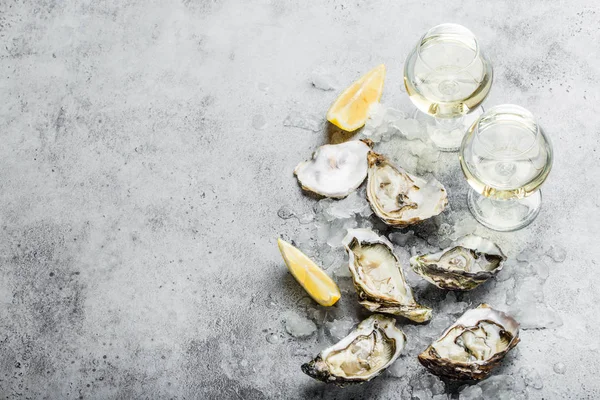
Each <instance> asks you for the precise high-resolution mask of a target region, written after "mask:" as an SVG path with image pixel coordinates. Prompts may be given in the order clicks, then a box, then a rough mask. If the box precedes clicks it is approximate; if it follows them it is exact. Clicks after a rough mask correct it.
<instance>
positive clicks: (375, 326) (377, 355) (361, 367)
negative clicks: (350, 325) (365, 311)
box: [302, 314, 406, 386]
mask: <svg viewBox="0 0 600 400" xmlns="http://www.w3.org/2000/svg"><path fill="white" fill-rule="evenodd" d="M405 342H406V336H405V335H404V332H402V331H401V330H400V329H398V328H396V321H395V320H394V319H393V318H391V317H386V316H384V315H380V314H375V315H371V316H370V317H369V318H367V319H365V320H364V321H362V322H361V323H360V324H359V325H358V327H357V328H356V329H355V330H354V331H352V332H350V333H349V334H348V336H346V337H345V338H343V339H342V340H340V341H339V342H337V343H336V344H334V345H333V346H331V347H329V348H327V349H325V350H323V351H322V352H321V353H320V354H319V355H318V356H317V357H316V358H315V359H314V360H312V361H309V362H308V363H306V364H303V365H302V372H304V373H305V374H307V375H308V376H311V377H313V378H315V379H318V380H320V381H323V382H326V383H335V384H337V385H340V386H344V385H347V384H351V383H362V382H366V381H369V380H371V379H373V378H374V377H376V376H377V375H379V374H380V373H382V372H383V371H384V370H385V369H386V368H387V367H388V366H390V365H391V364H392V363H393V362H394V361H395V360H396V359H397V358H398V356H400V353H401V352H402V350H403V349H404V343H405Z"/></svg>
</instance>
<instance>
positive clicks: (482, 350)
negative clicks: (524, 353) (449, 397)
mask: <svg viewBox="0 0 600 400" xmlns="http://www.w3.org/2000/svg"><path fill="white" fill-rule="evenodd" d="M517 343H519V324H518V323H517V321H515V320H514V319H513V318H512V317H511V316H509V315H508V314H505V313H503V312H500V311H497V310H494V309H493V308H491V307H490V306H488V305H487V304H481V305H480V306H479V307H477V308H475V309H472V310H469V311H467V312H465V313H464V314H463V315H462V317H460V318H459V319H458V320H457V321H456V322H455V323H454V324H452V325H451V326H450V327H449V328H448V329H446V330H445V331H444V333H443V334H442V336H441V337H440V338H439V339H438V340H436V341H435V342H433V343H432V344H431V345H430V346H429V347H427V349H425V351H424V352H422V353H421V354H419V361H420V362H421V364H423V365H424V366H425V367H427V369H429V370H430V371H431V372H432V373H434V374H435V375H438V376H441V377H445V378H449V379H453V380H481V379H484V378H486V377H487V376H488V375H489V374H490V372H491V370H492V368H494V367H495V366H496V365H498V364H499V363H500V361H502V359H503V358H504V356H505V355H506V353H508V351H509V350H510V349H512V348H513V347H515V346H516V345H517Z"/></svg>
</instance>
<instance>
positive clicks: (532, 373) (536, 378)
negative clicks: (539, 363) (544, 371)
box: [519, 367, 544, 390]
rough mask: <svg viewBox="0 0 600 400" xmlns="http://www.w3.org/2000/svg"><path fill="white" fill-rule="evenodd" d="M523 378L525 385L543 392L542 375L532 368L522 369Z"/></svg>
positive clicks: (520, 371)
mask: <svg viewBox="0 0 600 400" xmlns="http://www.w3.org/2000/svg"><path fill="white" fill-rule="evenodd" d="M519 373H520V374H521V377H523V379H524V380H525V385H526V386H528V387H532V388H534V389H537V390H541V389H543V388H544V382H543V381H542V377H541V376H540V374H539V373H538V372H537V371H536V370H535V369H534V368H531V367H522V368H521V369H520V370H519Z"/></svg>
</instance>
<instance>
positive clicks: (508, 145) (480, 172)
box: [459, 104, 552, 231]
mask: <svg viewBox="0 0 600 400" xmlns="http://www.w3.org/2000/svg"><path fill="white" fill-rule="evenodd" d="M459 158H460V165H461V168H462V170H463V173H464V174H465V177H466V178H467V182H468V183H469V185H470V186H471V188H472V189H473V190H471V191H470V192H469V195H468V205H469V209H470V210H471V213H472V214H473V215H474V216H475V218H476V219H477V220H478V221H479V222H481V223H482V224H483V225H485V226H487V227H488V228H491V229H495V230H498V231H512V230H516V229H520V228H523V227H525V226H527V225H529V224H530V223H531V222H532V221H533V220H534V219H535V217H536V216H537V215H538V213H539V210H540V206H541V203H542V195H541V191H540V190H539V188H540V186H541V185H542V184H543V183H544V181H545V180H546V178H547V177H548V174H549V173H550V170H551V168H552V146H551V145H550V141H549V140H548V138H547V137H546V135H545V134H544V132H543V130H542V129H541V128H540V127H539V125H538V124H537V122H536V120H535V118H534V117H533V115H532V114H531V113H530V112H529V111H527V110H526V109H524V108H522V107H519V106H516V105H512V104H504V105H500V106H496V107H492V108H491V109H489V110H488V111H487V112H485V113H484V114H483V115H482V116H481V117H480V118H479V120H478V121H476V122H475V123H474V124H473V125H472V126H471V128H469V130H468V132H467V134H466V135H465V137H464V140H463V143H462V146H461V150H460V153H459Z"/></svg>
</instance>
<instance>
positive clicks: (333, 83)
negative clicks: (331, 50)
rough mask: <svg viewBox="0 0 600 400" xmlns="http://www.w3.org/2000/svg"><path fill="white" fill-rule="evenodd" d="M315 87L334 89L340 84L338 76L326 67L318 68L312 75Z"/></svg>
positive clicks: (311, 79)
mask: <svg viewBox="0 0 600 400" xmlns="http://www.w3.org/2000/svg"><path fill="white" fill-rule="evenodd" d="M310 81H311V83H312V85H313V86H314V87H316V88H317V89H321V90H334V89H336V88H337V87H338V86H339V83H338V81H337V79H336V77H335V76H334V75H333V74H332V73H330V72H328V71H327V70H326V69H324V68H321V67H319V68H316V69H315V70H314V71H313V72H312V74H311V75H310Z"/></svg>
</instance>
